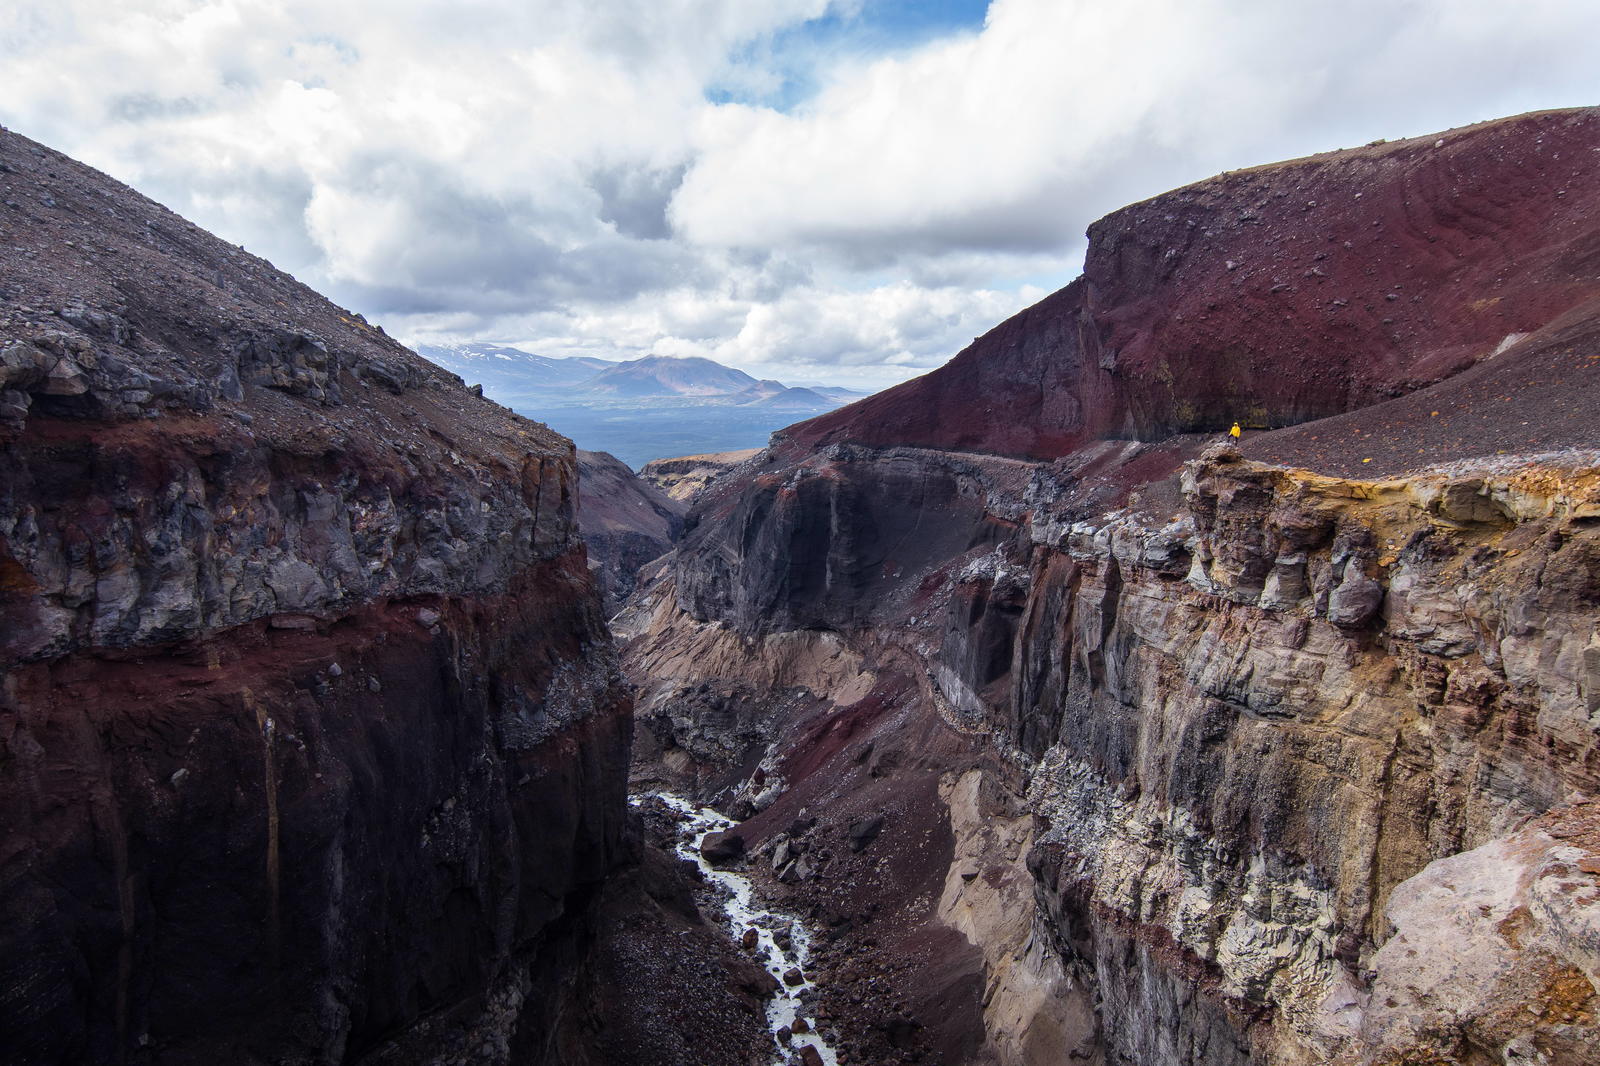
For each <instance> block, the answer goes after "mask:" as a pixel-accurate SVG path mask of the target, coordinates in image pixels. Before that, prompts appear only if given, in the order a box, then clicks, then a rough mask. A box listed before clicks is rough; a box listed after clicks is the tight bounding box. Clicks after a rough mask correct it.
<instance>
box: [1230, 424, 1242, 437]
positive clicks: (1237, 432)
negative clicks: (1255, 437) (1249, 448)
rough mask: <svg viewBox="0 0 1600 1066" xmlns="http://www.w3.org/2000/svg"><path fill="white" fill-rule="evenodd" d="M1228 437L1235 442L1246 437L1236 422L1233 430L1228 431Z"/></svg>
mask: <svg viewBox="0 0 1600 1066" xmlns="http://www.w3.org/2000/svg"><path fill="white" fill-rule="evenodd" d="M1228 436H1230V437H1232V438H1233V439H1234V440H1238V439H1239V438H1240V437H1242V436H1244V432H1243V430H1241V429H1240V428H1239V423H1237V422H1235V423H1234V424H1233V428H1232V429H1230V430H1228Z"/></svg>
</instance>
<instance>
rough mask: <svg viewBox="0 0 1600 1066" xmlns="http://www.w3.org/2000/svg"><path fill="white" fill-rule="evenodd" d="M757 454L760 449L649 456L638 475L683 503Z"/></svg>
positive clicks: (759, 452)
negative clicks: (652, 457)
mask: <svg viewBox="0 0 1600 1066" xmlns="http://www.w3.org/2000/svg"><path fill="white" fill-rule="evenodd" d="M759 454H761V449H760V448H744V449H741V450H739V451H734V452H712V453H710V454H709V455H680V456H677V457H676V458H672V459H652V460H650V461H649V462H648V463H646V464H644V467H643V468H642V469H641V470H640V471H639V476H640V477H642V478H644V479H645V480H646V481H649V482H651V483H652V484H654V485H655V486H656V487H657V488H658V489H660V490H661V491H662V492H664V493H666V494H667V495H668V496H670V497H672V498H673V499H674V500H679V501H681V502H683V503H685V504H687V503H688V502H689V501H691V500H693V499H694V498H695V496H696V495H697V494H698V493H699V492H700V490H701V489H703V488H705V487H706V486H707V485H709V484H711V483H712V482H713V481H715V480H717V478H719V477H721V476H722V475H724V474H726V473H727V472H728V471H730V470H733V469H736V468H737V467H738V466H739V465H740V464H742V463H746V462H748V461H750V460H751V459H754V458H755V457H756V456H757V455H759Z"/></svg>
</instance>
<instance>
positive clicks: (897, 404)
mask: <svg viewBox="0 0 1600 1066" xmlns="http://www.w3.org/2000/svg"><path fill="white" fill-rule="evenodd" d="M1089 236H1090V247H1089V254H1088V258H1087V261H1086V264H1085V270H1084V275H1083V277H1082V278H1080V279H1079V280H1078V281H1076V282H1074V283H1073V284H1072V285H1069V286H1068V287H1067V288H1065V289H1063V290H1061V291H1060V292H1058V293H1056V294H1054V295H1053V296H1050V297H1048V298H1046V299H1045V300H1043V301H1041V302H1040V303H1038V304H1036V305H1035V306H1033V307H1031V308H1029V309H1027V310H1026V311H1023V312H1022V313H1020V314H1018V315H1017V316H1016V317H1014V318H1012V319H1010V320H1008V321H1007V322H1004V323H1002V324H1001V325H1000V326H998V327H996V328H995V329H994V330H992V331H991V332H989V333H988V334H986V335H984V336H983V337H981V338H979V339H978V340H977V341H975V342H974V343H973V344H972V346H971V347H969V348H967V349H966V350H965V351H963V352H962V353H961V354H959V355H958V356H956V358H955V359H953V360H952V361H951V362H950V363H949V364H948V365H946V366H944V367H942V368H940V369H939V370H937V371H934V372H933V373H931V374H928V375H926V376H924V377H922V378H919V379H917V380H915V381H911V382H908V383H906V384H905V385H902V386H899V387H898V388H895V389H891V390H889V391H887V392H884V393H880V394H878V395H877V396H874V397H871V398H869V399H867V400H863V401H861V402H860V403H857V404H853V405H851V406H849V407H846V408H842V409H841V410H839V411H836V412H832V413H829V414H827V415H823V416H821V417H820V418H816V419H813V420H811V421H809V422H804V423H801V424H799V425H797V426H794V427H791V428H790V429H789V430H787V431H785V436H786V438H787V440H788V441H789V442H791V444H792V445H793V446H795V447H798V448H809V447H818V446H821V445H824V444H828V443H831V442H835V441H857V442H861V443H866V444H875V445H892V444H916V445H924V446H928V447H935V448H948V449H957V450H971V451H986V452H993V453H1000V454H1006V455H1017V456H1027V457H1035V458H1053V457H1056V456H1060V455H1064V454H1066V453H1068V452H1070V451H1072V450H1073V449H1075V448H1078V447H1081V446H1082V445H1084V444H1085V443H1088V442H1090V441H1093V440H1095V439H1099V438H1106V437H1120V438H1130V437H1131V438H1135V439H1141V440H1160V439H1164V438H1166V437H1169V436H1171V435H1173V434H1175V433H1183V432H1210V431H1217V430H1223V429H1226V428H1227V426H1228V425H1229V423H1231V422H1232V421H1234V420H1235V419H1237V420H1239V421H1241V422H1243V423H1244V424H1245V425H1246V427H1247V428H1263V429H1264V428H1270V427H1275V426H1284V425H1294V424H1298V423H1302V422H1307V421H1310V420H1313V419H1318V418H1326V417H1329V416H1333V415H1338V414H1341V413H1343V412H1346V411H1351V410H1355V409H1358V408H1362V407H1367V406H1370V405H1372V404H1375V403H1379V402H1381V401H1383V400H1386V399H1389V398H1392V397H1395V396H1399V395H1403V394H1405V393H1407V392H1411V391H1414V390H1416V389H1417V388H1420V387H1423V386H1426V385H1428V384H1430V383H1433V382H1437V381H1440V380H1442V379H1444V378H1446V377H1449V376H1451V375H1452V374H1455V373H1457V372H1459V371H1461V370H1463V369H1465V368H1466V367H1469V366H1471V365H1472V364H1473V363H1474V362H1475V361H1476V360H1479V359H1482V358H1484V357H1485V356H1487V355H1488V354H1489V353H1491V352H1493V351H1494V350H1495V349H1496V348H1497V347H1499V346H1500V344H1501V343H1502V341H1503V340H1504V339H1505V338H1506V337H1507V336H1508V335H1510V334H1513V333H1530V332H1533V331H1536V330H1538V329H1540V328H1542V327H1544V326H1545V325H1546V324H1548V323H1550V322H1551V321H1552V320H1553V319H1555V318H1557V317H1558V316H1560V315H1561V314H1563V313H1564V312H1566V311H1568V310H1570V309H1572V308H1574V307H1576V306H1578V305H1580V304H1583V303H1585V302H1587V301H1589V300H1592V299H1594V298H1596V297H1600V111H1597V110H1595V109H1583V110H1573V111H1551V112H1541V113H1537V114H1531V115H1524V116H1520V117H1517V118H1511V119H1503V120H1499V121H1495V122H1488V123H1484V124H1481V125H1478V126H1472V127H1467V128H1465V129H1461V130H1455V131H1451V132H1449V133H1445V134H1441V135H1437V136H1431V137H1421V138H1415V139H1412V140H1406V141H1398V142H1394V143H1389V144H1384V145H1376V146H1368V147H1365V148H1359V149H1353V150H1347V151H1340V152H1332V153H1327V154H1324V155H1319V156H1313V157H1310V158H1307V159H1302V160H1296V161H1293V162H1288V163H1279V164H1274V165H1271V166H1264V167H1258V168H1255V169H1253V170H1245V171H1235V172H1231V173H1227V174H1223V175H1221V176H1219V177H1216V178H1212V179H1210V180H1208V181H1204V182H1200V183H1199V184H1196V185H1192V186H1188V187H1186V188H1183V189H1179V190H1176V191H1174V192H1171V193H1167V194H1165V195H1162V196H1158V197H1156V198H1154V199H1152V200H1147V201H1145V202H1143V203H1140V204H1135V205H1133V206H1132V207H1128V208H1125V209H1123V210H1122V211H1118V212H1116V213H1115V214H1112V215H1110V216H1108V217H1107V218H1105V219H1103V220H1101V221H1100V222H1098V223H1096V224H1095V225H1094V226H1092V227H1091V228H1090V230H1089Z"/></svg>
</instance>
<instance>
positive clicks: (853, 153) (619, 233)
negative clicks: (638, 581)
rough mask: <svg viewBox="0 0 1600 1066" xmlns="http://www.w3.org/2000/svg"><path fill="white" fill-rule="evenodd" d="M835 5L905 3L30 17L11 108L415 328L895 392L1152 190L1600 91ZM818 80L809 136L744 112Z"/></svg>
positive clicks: (1299, 49) (1471, 55)
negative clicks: (875, 27) (811, 27)
mask: <svg viewBox="0 0 1600 1066" xmlns="http://www.w3.org/2000/svg"><path fill="white" fill-rule="evenodd" d="M830 10H831V11H832V12H834V14H835V16H837V17H843V18H845V19H847V20H848V18H850V17H852V15H851V13H852V12H856V13H858V14H861V15H862V17H870V15H871V12H872V6H871V4H870V2H869V3H867V4H866V5H865V6H864V7H863V5H862V4H861V2H860V0H834V2H833V3H832V4H831V6H830V0H767V2H762V3H756V2H752V0H541V2H528V0H457V2H452V3H444V2H423V0H343V2H329V0H12V2H11V3H10V4H8V5H6V8H5V9H4V10H3V11H0V82H3V84H4V85H5V86H6V92H5V94H3V96H0V120H3V121H5V122H6V123H7V124H8V125H11V126H13V127H15V128H17V129H18V130H19V131H20V132H23V133H26V134H29V135H30V136H34V137H37V138H39V139H41V140H43V141H45V142H47V143H49V144H51V145H53V146H55V147H58V148H60V149H62V150H64V151H67V152H68V153H70V154H73V155H76V156H78V157H80V158H83V159H85V160H87V161H89V162H91V163H94V164H95V165H98V166H101V167H103V168H104V169H107V170H108V171H110V172H111V173H113V174H115V175H116V176H118V177H121V178H123V179H124V180H128V181H130V182H131V183H133V184H135V185H136V186H137V187H139V188H140V189H142V190H143V191H146V192H148V193H150V194H151V195H153V196H155V197H156V198H157V199H160V200H162V201H163V202H166V203H168V204H169V205H170V206H172V207H174V208H175V209H177V210H180V211H182V212H183V213H185V214H188V215H190V216H191V217H193V218H195V220H196V221H198V222H200V223H201V224H203V225H205V226H207V227H208V228H211V229H213V230H215V231H217V232H219V233H221V234H222V235H224V236H226V237H227V238H229V239H231V240H235V241H239V242H241V243H244V244H245V245H246V246H248V247H250V248H251V249H252V250H253V251H257V252H261V253H262V254H265V255H267V256H269V257H270V258H272V259H274V260H275V261H276V262H278V263H279V264H280V265H281V266H283V267H285V268H286V269H288V270H290V271H292V272H293V273H295V274H296V275H298V276H300V277H302V278H304V279H306V280H307V281H309V282H310V283H312V284H314V285H316V286H318V287H320V288H323V289H324V290H326V291H328V292H329V293H330V295H332V296H334V297H335V298H336V299H339V300H341V301H344V302H346V303H349V304H351V305H353V306H354V307H356V308H357V309H359V310H362V311H364V312H367V313H368V314H369V316H371V317H374V318H376V319H377V320H379V321H383V322H384V323H385V324H386V325H387V326H388V327H389V328H390V330H391V331H392V332H395V333H397V334H399V335H402V336H411V337H414V338H416V339H418V340H426V339H432V338H439V337H443V336H446V335H448V336H451V337H454V338H460V339H470V338H474V337H477V338H481V339H492V340H500V341H509V342H517V343H521V344H523V345H524V346H527V347H531V348H534V349H537V350H540V351H545V352H548V353H550V354H563V353H577V352H586V353H591V354H599V355H605V356H610V357H613V358H617V357H627V356H629V355H631V354H636V353H644V352H650V351H657V352H664V353H671V354H703V355H709V356H711V357H712V358H716V359H719V360H722V361H724V362H729V363H732V364H734V365H738V366H741V367H743V368H745V369H747V370H750V371H752V372H755V373H759V374H761V375H763V376H776V377H780V378H789V379H794V380H802V379H807V378H810V379H828V378H830V377H831V378H834V379H836V380H841V381H852V382H858V383H860V382H869V383H874V384H881V383H885V382H887V381H889V380H897V379H899V378H900V377H903V376H904V375H906V374H908V373H910V372H912V370H913V369H915V368H921V367H927V366H932V365H936V364H937V363H939V362H941V361H943V360H944V359H945V358H948V357H949V356H950V355H952V354H954V352H955V351H956V350H958V349H959V348H960V347H961V346H962V345H964V344H965V343H966V342H967V341H969V340H970V339H971V337H972V336H974V335H976V334H978V333H981V332H983V331H984V330H986V329H988V328H989V327H991V326H993V325H994V324H995V323H996V322H998V321H999V320H1000V319H1001V318H1003V317H1004V316H1005V315H1007V314H1009V313H1010V312H1012V311H1014V310H1016V309H1018V308H1019V307H1021V306H1023V305H1024V304H1025V303H1027V302H1029V301H1031V300H1032V299H1035V298H1037V296H1039V295H1042V294H1043V292H1044V291H1045V290H1044V289H1042V288H1038V287H1037V286H1036V285H1029V284H1024V280H1025V279H1026V280H1028V281H1032V282H1035V283H1037V282H1038V281H1040V280H1042V279H1049V280H1050V281H1051V282H1052V283H1059V282H1061V281H1064V280H1065V277H1066V275H1067V274H1068V273H1070V271H1071V268H1072V265H1073V264H1075V263H1076V262H1077V261H1078V260H1079V258H1080V257H1081V252H1082V233H1083V229H1084V227H1085V226H1086V225H1087V224H1088V223H1089V222H1090V221H1092V220H1093V219H1094V218H1095V217H1097V216H1098V215H1100V214H1102V213H1104V212H1105V211H1107V210H1111V209H1113V208H1115V207H1118V206H1120V205H1122V204H1124V203H1126V202H1129V201H1130V200H1133V199H1137V198H1140V197H1143V196H1148V195H1151V194H1153V193H1156V192H1160V191H1162V190H1163V189H1165V188H1169V187H1171V186H1173V185H1176V184H1179V183H1181V182H1183V181H1187V180H1192V179H1197V178H1201V177H1204V176H1206V175H1208V174H1210V173H1213V172H1215V171H1217V170H1221V169H1224V168H1231V167H1238V166H1243V165H1247V164H1251V163H1256V162H1264V161H1267V160H1271V159H1276V158H1284V157H1287V156H1291V155H1295V154H1301V153H1305V152H1310V151H1315V150H1320V149H1324V148H1330V147H1335V146H1338V145H1342V144H1355V143H1361V142H1364V141H1367V140H1371V139H1373V138H1375V137H1380V136H1390V137H1392V136H1399V135H1405V134H1411V133H1424V132H1430V131H1432V130H1434V129H1439V128H1443V127H1446V126H1450V125H1459V124H1463V123H1466V122H1470V121H1475V120H1477V119H1481V118H1488V117H1494V116H1496V115H1501V114H1509V113H1514V112H1516V111H1520V110H1527V109H1530V108H1535V107H1548V106H1560V105H1568V104H1579V103H1590V102H1594V101H1595V99H1596V97H1597V96H1600V94H1597V93H1596V91H1595V90H1596V88H1597V87H1600V78H1597V73H1596V69H1595V67H1594V65H1593V63H1592V42H1593V41H1594V40H1596V39H1600V6H1597V5H1596V4H1594V3H1593V2H1592V0H1526V2H1524V3H1520V4H1506V3H1504V2H1503V0H1500V2H1496V3H1489V2H1487V0H1448V2H1447V0H1434V2H1423V0H1351V2H1349V3H1345V4H1339V5H1305V4H1287V3H1282V2H1281V0H1117V2H1111V0H995V2H994V3H993V5H992V7H991V8H990V11H989V14H988V18H987V20H986V22H985V24H984V25H983V26H981V27H979V26H974V27H971V28H969V29H968V30H966V31H964V32H959V33H954V34H947V35H945V36H943V37H938V38H935V39H932V40H927V41H922V42H921V43H915V44H911V45H902V46H901V47H898V48H895V49H893V50H891V51H884V50H882V49H881V48H880V50H879V51H878V52H877V53H876V54H870V55H869V54H862V50H861V49H856V50H851V49H840V48H835V47H832V46H831V45H829V46H827V47H822V46H819V47H816V48H808V47H806V46H805V44H804V40H803V33H804V31H803V29H802V30H801V31H799V32H800V33H801V37H802V40H801V43H800V44H799V45H796V44H795V43H794V35H795V33H796V29H797V27H803V24H805V22H806V20H808V19H813V18H815V17H817V16H819V15H822V14H823V13H824V12H827V11H830ZM778 35H785V36H782V37H781V38H780V36H778ZM865 39H867V37H866V36H864V37H863V40H865ZM872 39H873V40H874V41H877V40H878V39H877V38H872ZM780 40H781V41H787V42H788V43H787V44H782V45H781V47H780V44H779V42H780ZM918 40H919V41H920V40H921V38H918ZM880 43H881V42H880ZM890 43H891V44H892V43H893V42H890ZM780 53H781V54H780ZM796 63H805V64H811V67H810V69H809V70H808V71H807V75H808V79H809V80H813V81H815V82H816V83H817V84H818V85H820V89H819V90H818V92H817V93H816V95H815V96H813V97H812V98H810V99H808V100H804V101H802V102H801V103H800V104H799V105H798V106H797V107H796V108H795V109H794V110H793V111H792V112H790V113H780V112H778V111H775V110H771V109H767V108H761V107H755V106H750V105H747V104H735V103H721V104H717V103H712V102H709V100H708V95H715V92H714V90H720V91H726V90H727V89H728V88H729V87H742V88H743V89H744V90H746V91H747V92H749V93H751V94H753V96H754V97H761V96H764V95H771V94H776V93H777V92H778V89H779V88H780V87H781V86H782V85H783V84H784V83H785V79H786V78H787V77H788V76H789V75H791V74H792V73H793V68H794V65H795V64H796Z"/></svg>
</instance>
